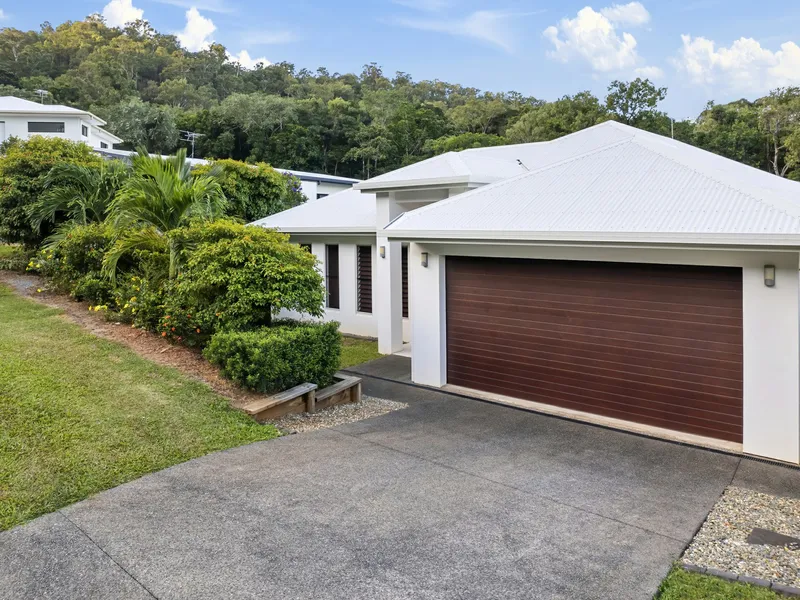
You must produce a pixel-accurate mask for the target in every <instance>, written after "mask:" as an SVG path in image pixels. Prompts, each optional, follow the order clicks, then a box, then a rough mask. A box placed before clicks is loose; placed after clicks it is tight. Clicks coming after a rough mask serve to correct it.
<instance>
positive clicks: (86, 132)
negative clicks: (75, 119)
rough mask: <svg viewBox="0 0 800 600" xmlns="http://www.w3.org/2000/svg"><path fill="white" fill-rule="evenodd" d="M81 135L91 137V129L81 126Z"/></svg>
mask: <svg viewBox="0 0 800 600" xmlns="http://www.w3.org/2000/svg"><path fill="white" fill-rule="evenodd" d="M81 135H82V136H83V137H89V128H88V127H87V126H86V125H83V124H81Z"/></svg>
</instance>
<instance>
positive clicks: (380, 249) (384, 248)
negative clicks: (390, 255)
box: [378, 246, 386, 258]
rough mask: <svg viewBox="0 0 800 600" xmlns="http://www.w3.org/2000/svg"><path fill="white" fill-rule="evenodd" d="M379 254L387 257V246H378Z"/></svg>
mask: <svg viewBox="0 0 800 600" xmlns="http://www.w3.org/2000/svg"><path fill="white" fill-rule="evenodd" d="M378 254H380V255H381V258H386V246H381V247H380V248H378Z"/></svg>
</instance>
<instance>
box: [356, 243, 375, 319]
mask: <svg viewBox="0 0 800 600" xmlns="http://www.w3.org/2000/svg"><path fill="white" fill-rule="evenodd" d="M356 310H357V311H358V312H360V313H366V314H372V246H356Z"/></svg>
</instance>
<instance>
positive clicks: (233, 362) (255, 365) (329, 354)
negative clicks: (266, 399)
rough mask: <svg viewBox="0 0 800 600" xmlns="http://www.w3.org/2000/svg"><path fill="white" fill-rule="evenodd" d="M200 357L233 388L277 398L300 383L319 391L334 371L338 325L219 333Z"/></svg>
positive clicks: (290, 325) (281, 326)
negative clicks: (273, 393)
mask: <svg viewBox="0 0 800 600" xmlns="http://www.w3.org/2000/svg"><path fill="white" fill-rule="evenodd" d="M203 354H204V356H205V357H206V358H208V360H209V361H211V362H212V363H213V364H215V365H218V366H219V367H220V368H221V369H222V373H223V374H224V375H225V376H226V377H229V378H230V379H232V380H233V381H235V382H237V383H238V384H240V385H242V386H245V387H248V388H251V389H254V390H257V391H259V392H267V393H272V392H279V391H283V390H286V389H288V388H291V387H294V386H295V385H299V384H301V383H305V382H311V383H316V384H317V385H319V386H320V387H324V386H327V385H330V384H331V383H333V375H334V373H336V371H337V369H338V368H339V356H340V354H341V335H340V334H339V324H338V323H336V322H330V323H282V324H276V325H275V326H274V327H269V328H264V329H258V330H254V331H244V332H242V331H232V332H220V333H217V334H216V335H214V337H212V338H211V342H210V343H209V345H208V346H207V347H206V349H205V350H204V351H203Z"/></svg>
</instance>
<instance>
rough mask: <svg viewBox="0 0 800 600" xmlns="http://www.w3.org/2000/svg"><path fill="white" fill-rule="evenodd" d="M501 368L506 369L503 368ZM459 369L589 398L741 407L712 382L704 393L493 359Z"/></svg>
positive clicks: (722, 409)
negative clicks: (501, 362) (512, 364)
mask: <svg viewBox="0 0 800 600" xmlns="http://www.w3.org/2000/svg"><path fill="white" fill-rule="evenodd" d="M500 368H503V370H502V371H500V370H499V369H500ZM460 369H462V372H463V376H464V377H465V378H469V371H474V372H475V373H476V374H480V375H481V376H482V377H484V376H486V375H490V376H491V375H495V376H502V377H504V378H506V379H507V380H508V383H514V384H519V383H524V382H526V381H527V382H530V383H535V384H536V386H537V389H541V390H544V389H555V388H552V387H548V386H559V387H563V388H564V389H568V390H569V391H571V392H573V393H580V394H583V395H585V396H586V397H587V398H593V397H598V398H599V397H604V396H611V395H613V396H618V397H626V398H628V399H629V400H630V401H635V402H637V403H640V404H641V405H642V406H644V405H648V404H652V403H655V404H662V405H664V406H669V405H675V404H679V405H681V406H684V405H686V406H691V407H693V408H700V409H703V410H708V411H711V412H719V413H723V414H732V415H736V414H739V411H738V410H736V408H735V407H733V406H731V401H732V400H735V399H736V397H737V396H738V395H739V394H738V393H737V392H736V391H735V390H731V389H729V388H713V391H712V388H711V387H710V386H709V388H706V389H709V391H708V392H702V393H701V392H697V391H694V390H692V389H691V387H690V386H687V385H686V384H685V383H682V382H676V384H675V385H676V386H677V385H682V386H683V387H669V386H667V385H664V383H663V382H662V381H658V380H656V379H653V380H651V381H635V380H631V378H630V374H629V373H621V372H608V371H607V372H606V374H604V375H597V374H594V373H591V372H588V371H587V372H585V373H579V372H576V371H571V370H569V369H563V368H559V367H558V366H556V365H544V364H543V365H540V366H537V367H535V368H530V367H523V366H520V365H514V366H510V365H508V364H506V365H504V366H503V367H501V366H500V365H499V363H498V362H497V361H491V360H485V361H483V362H481V363H475V364H474V365H468V366H465V367H464V368H461V367H460Z"/></svg>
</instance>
